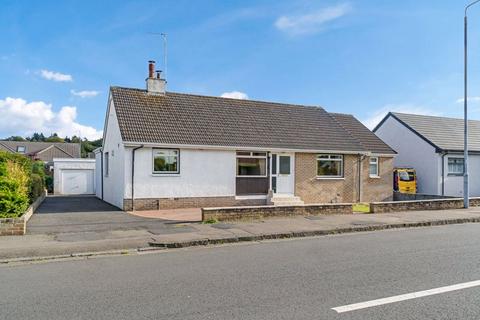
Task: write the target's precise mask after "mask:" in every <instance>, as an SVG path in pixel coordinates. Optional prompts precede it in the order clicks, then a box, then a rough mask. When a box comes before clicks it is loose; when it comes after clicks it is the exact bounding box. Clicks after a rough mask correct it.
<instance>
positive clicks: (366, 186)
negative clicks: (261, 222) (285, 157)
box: [295, 153, 393, 204]
mask: <svg viewBox="0 0 480 320" xmlns="http://www.w3.org/2000/svg"><path fill="white" fill-rule="evenodd" d="M343 159H344V177H343V178H341V179H319V178H317V154H314V153H296V155H295V195H297V196H299V197H300V198H301V199H302V200H303V201H304V202H305V203H307V204H308V203H346V202H357V201H358V169H359V168H358V155H344V158H343ZM392 172H393V158H387V157H382V158H379V173H380V174H379V176H380V177H379V178H370V176H369V158H368V157H366V158H365V159H364V160H363V161H362V199H361V201H362V202H370V201H386V200H392V198H393V173H392Z"/></svg>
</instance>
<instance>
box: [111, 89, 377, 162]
mask: <svg viewBox="0 0 480 320" xmlns="http://www.w3.org/2000/svg"><path fill="white" fill-rule="evenodd" d="M111 94H112V99H113V103H114V106H115V111H116V115H117V118H118V122H119V126H120V132H121V135H122V139H123V141H124V142H138V143H158V144H175V145H195V146H225V147H238V148H275V149H277V148H278V149H292V150H311V151H345V152H366V151H369V150H367V149H366V148H365V146H364V145H362V144H361V143H359V141H358V139H356V138H353V137H352V136H351V134H350V133H349V132H347V131H346V130H345V129H344V128H343V127H342V126H341V125H340V124H339V123H338V122H337V121H336V120H335V119H334V118H333V117H332V116H330V115H329V113H328V112H326V111H325V110H324V109H323V108H321V107H316V106H302V105H293V104H283V103H273V102H263V101H253V100H240V99H230V98H221V97H210V96H200V95H193V94H183V93H174V92H167V93H166V94H165V95H154V94H149V93H147V92H146V91H145V90H140V89H131V88H121V87H112V88H111Z"/></svg>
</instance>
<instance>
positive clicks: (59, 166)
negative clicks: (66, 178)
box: [53, 158, 96, 194]
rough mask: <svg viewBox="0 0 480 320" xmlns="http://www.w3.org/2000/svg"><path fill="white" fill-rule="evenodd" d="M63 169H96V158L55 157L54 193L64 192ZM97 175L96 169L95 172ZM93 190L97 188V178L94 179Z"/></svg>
mask: <svg viewBox="0 0 480 320" xmlns="http://www.w3.org/2000/svg"><path fill="white" fill-rule="evenodd" d="M63 170H93V171H94V170H95V160H93V159H72V158H65V159H61V158H54V159H53V193H54V194H62V190H63V188H62V171H63ZM93 176H94V177H95V171H94V173H93ZM93 183H94V185H93V190H96V184H95V179H94V181H93Z"/></svg>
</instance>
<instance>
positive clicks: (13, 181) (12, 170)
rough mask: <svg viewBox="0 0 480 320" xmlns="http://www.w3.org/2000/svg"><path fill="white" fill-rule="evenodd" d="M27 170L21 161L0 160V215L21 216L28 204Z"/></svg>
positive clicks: (28, 179) (6, 216) (7, 216)
mask: <svg viewBox="0 0 480 320" xmlns="http://www.w3.org/2000/svg"><path fill="white" fill-rule="evenodd" d="M29 189H30V177H29V172H28V171H25V166H24V165H23V164H22V163H17V162H14V161H12V160H10V159H8V160H7V161H2V162H0V217H2V218H11V217H19V216H21V215H22V214H23V213H24V212H25V210H27V208H28V205H29V204H30V198H29V191H30V190H29Z"/></svg>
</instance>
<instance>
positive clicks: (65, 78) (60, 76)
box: [40, 69, 73, 82]
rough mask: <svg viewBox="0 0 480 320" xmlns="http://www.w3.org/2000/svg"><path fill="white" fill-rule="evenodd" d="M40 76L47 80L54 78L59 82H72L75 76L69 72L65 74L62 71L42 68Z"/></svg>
mask: <svg viewBox="0 0 480 320" xmlns="http://www.w3.org/2000/svg"><path fill="white" fill-rule="evenodd" d="M40 76H41V77H42V78H45V79H47V80H53V81H58V82H71V81H73V77H72V76H71V75H69V74H64V73H60V72H55V71H50V70H45V69H43V70H40Z"/></svg>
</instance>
